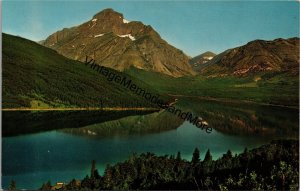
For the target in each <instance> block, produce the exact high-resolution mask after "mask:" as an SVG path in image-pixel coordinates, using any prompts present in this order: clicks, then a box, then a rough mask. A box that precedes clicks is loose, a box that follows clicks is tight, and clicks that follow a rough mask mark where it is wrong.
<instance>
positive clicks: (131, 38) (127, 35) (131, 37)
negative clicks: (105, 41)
mask: <svg viewBox="0 0 300 191" xmlns="http://www.w3.org/2000/svg"><path fill="white" fill-rule="evenodd" d="M118 36H119V37H121V38H125V37H128V38H130V40H132V41H134V40H135V38H134V36H131V34H124V35H118Z"/></svg>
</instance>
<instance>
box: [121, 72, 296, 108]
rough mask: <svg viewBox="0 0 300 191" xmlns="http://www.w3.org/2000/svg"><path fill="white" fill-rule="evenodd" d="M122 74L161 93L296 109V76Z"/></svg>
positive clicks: (267, 74) (271, 74)
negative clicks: (293, 107)
mask: <svg viewBox="0 0 300 191" xmlns="http://www.w3.org/2000/svg"><path fill="white" fill-rule="evenodd" d="M126 72H127V73H128V74H129V75H132V76H135V77H137V78H139V79H140V80H142V81H144V82H146V83H148V84H150V85H152V86H153V87H155V88H156V89H157V90H159V91H160V92H164V93H170V94H182V95H189V96H190V95H194V96H201V97H214V98H228V99H234V100H247V101H255V102H260V103H266V104H278V105H286V106H296V107H298V101H299V100H298V92H299V88H298V87H299V80H298V76H296V77H292V76H288V75H287V74H285V73H260V74H255V75H252V76H248V77H245V78H239V77H233V76H231V77H219V78H206V77H205V76H197V77H187V76H186V77H181V78H172V77H170V76H167V75H162V74H159V73H150V72H146V71H142V70H138V69H135V68H130V69H129V70H127V71H126Z"/></svg>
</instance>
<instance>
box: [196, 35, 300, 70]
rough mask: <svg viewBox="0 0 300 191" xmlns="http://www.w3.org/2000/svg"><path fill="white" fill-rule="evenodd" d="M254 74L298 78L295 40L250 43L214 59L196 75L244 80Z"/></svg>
mask: <svg viewBox="0 0 300 191" xmlns="http://www.w3.org/2000/svg"><path fill="white" fill-rule="evenodd" d="M258 72H287V73H289V74H290V75H299V38H298V37H293V38H288V39H283V38H278V39H274V40H269V41H267V40H254V41H250V42H248V43H247V44H245V45H243V46H239V47H236V48H232V49H228V50H226V51H224V52H222V53H220V54H218V55H216V56H215V57H214V58H213V59H212V60H210V61H209V62H207V63H205V65H203V68H202V69H201V70H200V74H205V75H210V76H224V75H236V76H247V75H249V74H254V73H258Z"/></svg>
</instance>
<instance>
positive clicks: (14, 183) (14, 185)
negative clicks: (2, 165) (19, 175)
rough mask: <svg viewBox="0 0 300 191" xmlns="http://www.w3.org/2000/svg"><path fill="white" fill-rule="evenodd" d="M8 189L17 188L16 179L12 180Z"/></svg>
mask: <svg viewBox="0 0 300 191" xmlns="http://www.w3.org/2000/svg"><path fill="white" fill-rule="evenodd" d="M8 190H17V184H16V182H15V181H14V180H12V181H11V182H10V184H9V188H8Z"/></svg>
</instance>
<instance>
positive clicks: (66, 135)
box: [2, 103, 298, 189]
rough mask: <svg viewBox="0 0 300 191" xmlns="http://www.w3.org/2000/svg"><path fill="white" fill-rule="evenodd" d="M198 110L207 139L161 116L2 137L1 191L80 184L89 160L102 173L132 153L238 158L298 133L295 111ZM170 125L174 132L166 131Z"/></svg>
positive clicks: (204, 106)
mask: <svg viewBox="0 0 300 191" xmlns="http://www.w3.org/2000/svg"><path fill="white" fill-rule="evenodd" d="M194 106H195V105H194ZM186 108H189V106H188V105H187V107H186ZM197 110H199V111H200V112H199V115H201V116H203V117H204V118H205V119H206V120H207V121H208V123H209V124H211V125H212V127H213V128H214V130H213V131H212V133H210V134H207V133H205V131H203V130H201V129H198V128H196V126H194V125H192V124H190V123H189V122H186V121H185V122H183V121H178V119H177V118H176V116H172V117H171V118H169V117H170V116H166V115H168V114H165V113H164V112H159V113H157V112H156V113H153V114H148V115H145V116H140V115H138V116H129V117H123V118H122V119H119V120H114V121H109V122H104V123H100V124H91V125H88V126H85V127H83V128H78V127H77V128H76V129H75V128H68V129H66V130H63V131H61V130H53V131H46V132H41V133H35V134H29V135H20V136H13V137H5V138H3V141H2V172H3V174H2V175H3V177H2V181H3V182H2V184H3V185H2V187H4V188H7V187H8V185H9V183H10V181H11V180H15V181H16V183H17V188H18V189H23V188H26V189H37V188H40V187H41V185H42V183H44V182H47V181H48V180H50V181H51V183H52V184H55V183H56V182H68V181H70V180H71V179H73V178H76V179H83V178H84V177H85V176H86V175H87V174H89V172H90V167H91V161H92V160H93V159H94V160H96V167H97V169H98V170H99V172H100V173H103V171H104V168H105V166H106V165H107V164H113V163H116V162H120V161H123V160H126V159H127V158H128V157H129V156H130V155H131V154H132V153H134V152H135V153H142V152H153V153H155V154H157V155H165V154H169V155H170V154H173V155H176V153H177V152H178V151H180V152H181V156H182V158H185V159H187V160H190V159H191V157H192V152H193V150H194V149H195V147H198V148H199V149H200V156H201V158H204V155H205V152H206V151H207V149H210V151H211V154H212V155H213V158H214V159H216V158H218V157H220V156H222V154H224V153H225V152H226V151H227V150H228V149H230V150H231V151H232V152H233V153H240V152H242V151H243V150H244V148H245V147H248V148H254V147H258V146H260V145H263V144H265V143H269V142H270V141H271V140H273V139H276V138H282V137H283V138H288V137H294V136H297V132H298V112H297V111H298V110H289V109H286V110H283V109H282V108H273V107H272V108H270V107H254V106H249V107H248V106H241V107H236V106H222V107H220V106H219V105H218V104H217V105H216V104H215V105H214V103H210V104H206V103H204V104H201V105H197V107H194V108H193V112H197ZM85 117H86V116H85ZM172 119H173V120H172ZM4 120H5V119H4ZM152 124H154V125H152ZM172 124H173V126H174V127H172V128H171V129H168V128H166V127H169V126H172ZM284 124H285V126H284V127H282V128H280V127H281V126H283V125H284ZM108 127H109V130H107V129H108ZM132 127H134V128H132ZM147 127H151V128H149V129H147ZM176 127H178V128H176ZM19 128H22V125H20V127H19ZM145 128H146V129H147V131H144V129H145ZM165 128H166V129H165ZM103 129H104V130H105V131H104V130H103ZM115 129H117V130H116V131H115ZM136 129H139V131H137V130H136ZM216 129H217V130H216ZM245 129H246V130H245ZM99 134H101V135H102V136H99Z"/></svg>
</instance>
